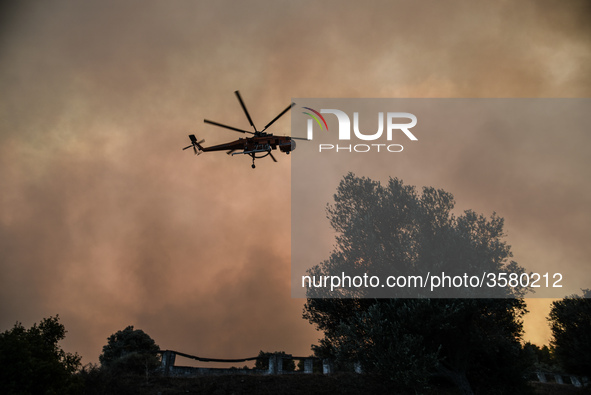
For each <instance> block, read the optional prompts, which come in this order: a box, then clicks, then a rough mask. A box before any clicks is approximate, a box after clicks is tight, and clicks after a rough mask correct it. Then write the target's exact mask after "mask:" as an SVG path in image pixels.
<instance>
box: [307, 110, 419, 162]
mask: <svg viewBox="0 0 591 395" xmlns="http://www.w3.org/2000/svg"><path fill="white" fill-rule="evenodd" d="M303 109H305V110H308V111H304V112H303V114H306V115H308V116H309V117H310V119H308V123H307V138H308V140H312V139H313V137H314V121H316V124H318V126H319V127H320V130H321V131H324V129H326V131H328V123H327V122H326V119H325V118H324V117H323V116H322V114H333V115H335V116H336V117H337V121H338V123H339V130H338V137H339V141H350V140H351V118H350V117H349V115H347V114H346V113H345V112H344V111H341V110H336V109H321V110H320V112H318V111H316V110H314V109H312V108H310V107H303ZM385 118H386V122H385V123H386V141H388V142H390V141H392V140H393V139H394V138H395V137H397V135H399V134H398V133H397V132H398V131H400V132H402V133H403V134H404V135H405V136H406V137H407V138H408V139H410V140H411V141H417V140H418V138H417V137H416V136H415V135H414V134H413V133H412V132H411V131H410V129H411V128H413V127H414V126H416V124H417V117H416V116H415V115H414V114H411V113H408V112H388V113H386V117H385ZM403 120H406V121H407V122H401V121H403ZM409 121H410V122H409ZM383 133H384V113H383V112H378V130H377V131H376V132H373V131H372V132H371V133H370V132H368V131H361V130H360V128H359V113H358V112H354V113H353V134H354V135H355V137H356V138H357V139H359V140H363V141H376V140H379V139H380V138H382V135H383ZM403 149H404V147H403V146H402V145H401V144H385V143H382V144H379V143H373V144H355V145H353V144H349V145H341V144H336V145H335V144H319V145H318V150H319V152H324V151H334V152H342V151H347V152H370V151H377V152H402V150H403Z"/></svg>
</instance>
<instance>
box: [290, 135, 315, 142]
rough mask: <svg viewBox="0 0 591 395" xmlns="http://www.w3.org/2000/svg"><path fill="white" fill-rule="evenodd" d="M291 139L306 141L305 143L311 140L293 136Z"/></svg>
mask: <svg viewBox="0 0 591 395" xmlns="http://www.w3.org/2000/svg"><path fill="white" fill-rule="evenodd" d="M289 138H290V139H294V140H304V141H310V140H308V139H307V138H305V137H293V136H290V137H289Z"/></svg>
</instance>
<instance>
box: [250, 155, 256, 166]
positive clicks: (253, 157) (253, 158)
mask: <svg viewBox="0 0 591 395" xmlns="http://www.w3.org/2000/svg"><path fill="white" fill-rule="evenodd" d="M250 156H251V157H252V168H253V169H254V168H255V167H256V166H255V165H254V160H255V159H256V158H255V156H254V153H252V154H250Z"/></svg>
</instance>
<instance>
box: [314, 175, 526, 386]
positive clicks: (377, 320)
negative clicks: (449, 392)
mask: <svg viewBox="0 0 591 395" xmlns="http://www.w3.org/2000/svg"><path fill="white" fill-rule="evenodd" d="M334 199H335V203H334V204H333V205H329V206H328V208H327V214H328V219H329V220H330V223H331V226H332V227H333V229H334V230H335V231H336V232H337V237H336V247H335V250H334V251H333V252H332V254H331V255H330V257H329V259H328V260H326V261H324V262H322V263H320V264H319V265H316V266H315V267H313V268H312V269H310V270H309V274H310V275H316V276H326V275H335V274H336V275H340V274H341V273H343V272H346V273H347V275H350V276H355V275H363V274H364V273H369V272H371V274H375V275H379V276H380V277H381V278H384V276H385V275H387V274H389V273H393V272H395V273H405V274H406V273H413V272H416V271H417V270H418V271H424V272H427V271H431V272H432V273H436V272H437V271H439V272H441V271H442V270H444V271H445V272H446V273H449V274H450V275H454V274H461V273H464V272H466V273H469V272H474V271H478V270H480V272H482V270H486V271H487V272H489V273H507V274H510V273H516V274H521V273H523V269H522V268H521V267H519V266H518V265H517V263H516V262H513V261H511V260H510V258H511V257H512V254H511V251H510V246H508V245H507V244H506V243H505V242H504V241H503V237H504V232H503V224H504V221H503V219H502V218H500V217H498V216H496V214H493V215H492V217H491V218H490V219H487V218H485V217H483V216H481V215H477V214H476V213H474V212H472V211H466V212H464V214H463V215H461V216H459V217H455V216H454V215H453V214H452V209H453V207H454V199H453V196H452V195H451V194H450V193H448V192H445V191H443V190H437V189H435V188H429V187H426V188H423V191H422V194H418V193H417V192H416V190H415V188H414V187H412V186H406V185H404V184H403V183H402V181H400V180H398V179H390V180H389V182H388V184H387V185H386V186H382V185H381V184H380V183H379V182H375V181H372V180H371V179H368V178H358V177H356V176H355V175H353V174H352V173H349V174H348V175H347V176H345V177H344V179H343V180H342V181H341V183H340V184H339V186H338V189H337V193H336V194H335V196H334ZM371 291H372V290H370V289H367V288H362V287H361V288H354V287H351V288H346V287H342V288H340V289H338V290H337V294H338V295H339V296H341V297H342V298H339V299H334V298H331V297H333V295H334V293H333V294H329V293H328V292H327V288H314V287H310V288H309V289H308V300H307V303H306V306H305V310H304V318H307V319H308V320H309V321H310V322H311V323H313V324H315V325H316V326H317V327H318V329H319V330H321V331H323V332H324V338H323V339H321V341H320V345H319V346H317V347H315V352H316V354H317V356H319V357H332V358H334V359H336V360H337V362H339V363H340V364H341V365H347V364H351V363H352V362H354V361H359V362H361V364H362V367H363V369H364V370H365V371H366V372H370V373H371V372H373V373H377V374H380V375H383V376H386V377H388V378H390V379H391V380H393V382H395V383H398V384H401V385H403V386H407V387H421V386H422V385H425V384H426V380H425V378H428V377H435V376H439V377H444V378H446V379H448V380H450V381H452V382H453V383H454V384H455V385H456V386H457V387H458V388H459V389H460V390H461V391H462V392H463V393H465V394H469V393H472V387H478V388H485V387H486V385H487V384H492V385H494V388H495V392H496V393H501V392H503V391H505V392H507V393H510V392H513V391H515V388H516V387H519V386H522V385H524V381H523V379H522V378H521V372H522V371H523V369H524V366H517V365H518V361H519V355H520V352H521V344H520V340H521V334H522V322H521V317H522V316H523V314H525V312H526V309H525V304H524V302H523V300H522V299H520V298H518V296H521V295H522V294H523V290H521V289H518V288H517V289H513V290H511V289H510V288H499V289H497V290H496V294H495V295H494V296H495V297H505V298H503V299H482V296H481V294H478V293H473V292H474V290H471V289H467V290H466V291H465V294H464V296H466V295H467V296H474V297H480V298H479V299H474V298H464V299H445V298H441V299H426V298H423V299H412V297H416V296H415V295H416V294H411V293H405V290H404V289H401V292H400V293H399V296H400V298H399V299H376V298H375V297H374V296H375V294H373V293H370V292H371ZM378 296H379V295H378ZM437 296H445V294H439V295H437ZM501 370H502V372H501ZM501 374H507V375H508V377H509V379H508V380H507V379H504V380H502V381H501V380H497V379H498V377H499V376H500V375H501ZM505 384H507V385H508V386H509V387H512V388H501V386H502V385H505Z"/></svg>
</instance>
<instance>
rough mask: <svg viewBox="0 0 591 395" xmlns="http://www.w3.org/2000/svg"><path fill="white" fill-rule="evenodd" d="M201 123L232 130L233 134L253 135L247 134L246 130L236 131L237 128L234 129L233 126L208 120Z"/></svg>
mask: <svg viewBox="0 0 591 395" xmlns="http://www.w3.org/2000/svg"><path fill="white" fill-rule="evenodd" d="M203 122H205V123H209V124H211V125H215V126H219V127H220V128H226V129H230V130H233V131H235V132H240V133H250V134H254V133H253V132H249V131H248V130H243V129H238V128H235V127H233V126H228V125H224V124H223V123H218V122H214V121H210V120H208V119H204V120H203Z"/></svg>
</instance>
